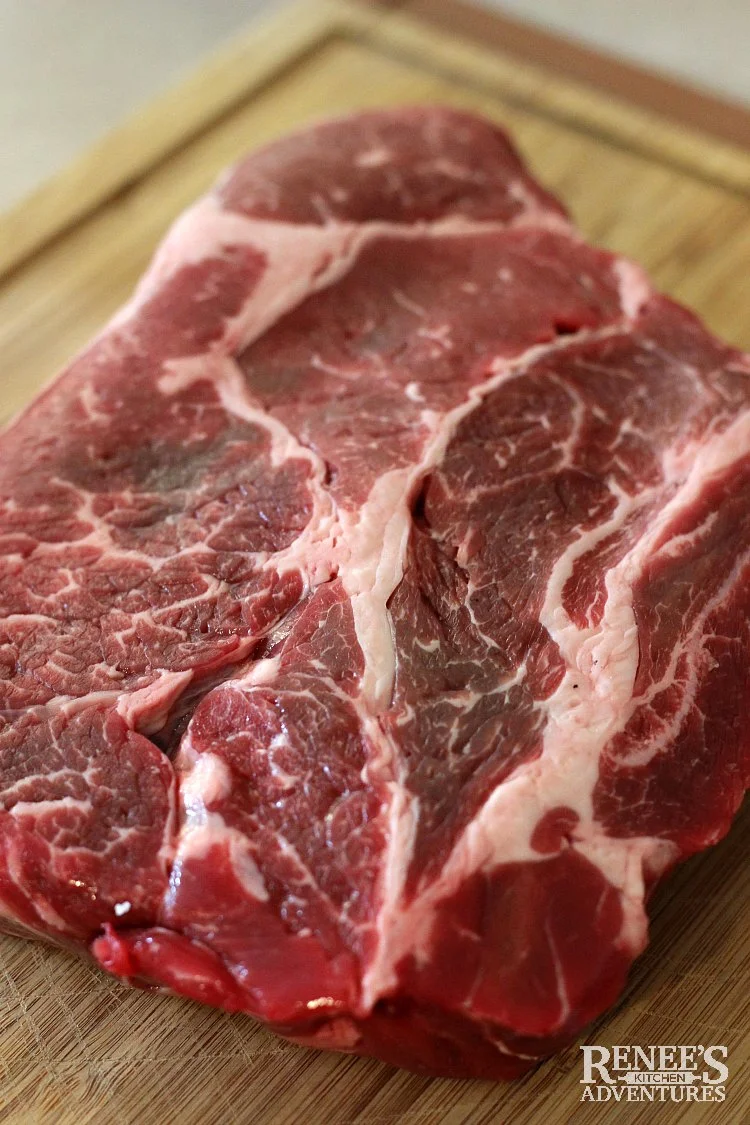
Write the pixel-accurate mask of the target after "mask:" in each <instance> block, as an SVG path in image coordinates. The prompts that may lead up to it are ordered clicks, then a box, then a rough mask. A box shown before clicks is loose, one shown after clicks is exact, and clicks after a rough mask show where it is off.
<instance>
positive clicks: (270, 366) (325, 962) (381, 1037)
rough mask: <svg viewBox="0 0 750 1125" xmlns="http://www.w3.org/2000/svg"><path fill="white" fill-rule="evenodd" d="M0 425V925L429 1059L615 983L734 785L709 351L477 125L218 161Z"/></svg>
mask: <svg viewBox="0 0 750 1125" xmlns="http://www.w3.org/2000/svg"><path fill="white" fill-rule="evenodd" d="M0 452H1V462H0V514H1V522H0V546H1V548H2V560H1V563H0V566H1V571H0V574H1V577H0V603H1V608H0V612H1V613H2V620H1V621H0V665H1V667H2V700H1V701H0V707H1V708H2V711H1V712H0V788H1V790H2V792H1V794H0V800H1V802H2V804H1V808H2V811H0V909H1V910H2V915H3V918H4V922H3V925H4V927H5V928H6V929H7V930H10V931H12V932H15V933H22V934H26V935H32V936H39V937H44V938H46V939H48V940H53V941H55V942H57V943H59V944H62V945H64V946H66V947H69V948H73V949H78V950H81V951H86V952H88V953H89V954H90V955H91V956H93V957H94V958H95V959H96V960H97V961H98V962H99V963H100V964H101V965H103V966H104V967H105V968H106V969H108V970H109V971H110V972H112V973H115V974H117V975H118V976H119V977H121V978H123V979H125V980H128V981H131V982H132V983H135V984H140V985H146V986H148V985H151V986H154V985H156V986H161V987H164V988H167V989H171V990H173V991H174V992H177V993H181V994H183V995H185V996H189V997H194V998H195V999H198V1000H201V1001H204V1002H207V1003H210V1004H216V1005H220V1006H223V1007H225V1008H227V1009H229V1010H234V1011H242V1012H246V1013H249V1014H251V1015H252V1016H254V1017H256V1018H257V1019H259V1020H263V1021H264V1022H265V1023H267V1024H268V1025H269V1026H271V1027H272V1028H274V1029H275V1030H276V1031H278V1032H280V1033H281V1034H282V1035H285V1036H287V1037H288V1038H290V1039H293V1040H295V1041H298V1042H301V1043H304V1044H309V1045H315V1046H321V1047H331V1048H335V1049H340V1050H346V1051H353V1052H357V1053H362V1054H371V1055H375V1056H377V1057H379V1058H382V1059H386V1060H388V1061H389V1062H392V1063H395V1064H398V1065H401V1066H405V1067H409V1068H411V1069H414V1070H417V1071H424V1072H428V1073H434V1074H444V1075H458V1076H461V1075H467V1076H469V1075H476V1076H484V1077H498V1078H502V1077H513V1076H515V1075H518V1074H521V1073H522V1072H524V1071H525V1070H527V1069H528V1068H529V1067H531V1066H532V1065H533V1064H534V1063H535V1062H536V1061H537V1060H539V1059H540V1058H541V1057H544V1056H546V1055H548V1054H550V1053H551V1052H553V1051H555V1050H557V1049H559V1048H561V1047H562V1046H564V1045H565V1044H567V1043H568V1042H570V1041H571V1040H572V1039H573V1038H574V1037H575V1036H576V1035H577V1034H578V1033H579V1032H580V1031H581V1030H582V1028H583V1027H584V1026H585V1025H586V1024H587V1023H588V1022H589V1021H590V1020H591V1019H592V1018H593V1017H594V1016H596V1015H597V1014H599V1013H600V1012H602V1011H603V1010H604V1009H605V1008H607V1006H608V1005H610V1004H611V1003H612V1002H613V1001H614V1000H615V998H616V997H617V995H618V994H619V992H620V991H621V989H622V987H623V983H624V981H625V978H626V974H627V972H628V969H629V966H630V965H631V963H632V961H633V959H634V958H635V957H636V956H637V955H638V954H639V953H640V951H641V950H642V949H643V947H644V945H645V943H646V938H647V916H646V912H645V902H646V899H647V896H648V893H649V891H650V889H651V887H652V886H653V884H654V883H655V881H656V880H657V879H658V878H659V877H660V876H662V875H663V874H664V873H665V872H666V871H667V870H668V869H669V868H670V867H671V866H672V865H673V864H674V863H675V862H676V861H678V860H679V859H681V858H684V857H685V856H688V855H690V854H692V853H694V852H696V851H698V850H700V849H702V848H705V847H707V846H708V845H710V844H713V843H715V842H716V841H717V840H718V839H719V838H720V837H722V836H723V835H724V834H725V833H726V831H727V829H728V828H729V825H730V821H731V819H732V816H733V814H734V813H735V812H736V810H737V808H738V806H739V803H740V801H741V797H742V793H743V791H744V788H745V785H746V781H747V777H748V772H750V771H749V769H748V765H749V761H750V757H749V753H748V741H749V740H748V734H747V724H746V717H745V711H746V708H747V700H748V698H749V697H750V660H749V659H748V657H749V655H750V624H749V622H750V364H749V363H748V359H747V357H745V356H743V355H741V354H740V353H738V352H737V351H736V350H734V349H732V348H730V347H728V346H726V345H724V344H722V343H720V342H718V341H717V340H715V339H714V338H713V337H712V336H711V335H710V334H709V333H708V332H707V331H706V330H705V329H704V328H703V327H702V325H701V324H700V323H699V321H698V320H697V319H696V318H695V317H694V316H693V315H692V314H690V313H689V312H687V311H685V310H684V309H682V308H680V307H679V306H678V305H676V304H674V303H673V302H672V301H670V300H668V299H666V298H665V297H663V296H660V295H659V294H657V293H655V292H654V291H653V290H652V288H651V286H650V285H649V283H648V281H647V279H646V278H645V277H644V275H643V273H642V272H641V271H640V269H639V268H638V267H636V266H635V265H633V264H631V263H630V262H627V261H624V260H622V259H620V258H617V257H615V256H613V255H611V254H609V253H605V252H603V251H601V250H598V249H593V248H591V247H590V246H588V245H586V244H585V242H583V240H582V239H581V237H580V236H579V235H578V234H577V233H576V231H575V229H573V227H572V226H571V224H570V222H569V221H568V219H567V217H566V215H565V212H564V211H563V209H562V208H561V207H560V206H559V204H558V203H557V202H556V201H555V200H554V199H553V198H551V197H550V196H549V195H548V194H547V193H546V192H545V191H543V190H542V189H541V188H540V187H539V186H538V185H537V184H536V183H535V182H534V180H533V179H531V178H530V176H529V175H528V174H527V172H526V171H525V170H524V168H523V166H522V164H521V162H520V161H519V158H518V157H517V155H516V154H515V152H514V151H513V148H512V147H511V145H510V144H509V142H508V140H507V138H506V137H505V136H504V135H503V133H501V132H500V131H498V130H497V129H496V128H495V127H494V126H493V125H491V124H490V123H488V122H486V121H482V120H479V119H476V118H474V117H471V116H468V115H465V114H462V113H459V112H455V111H452V110H449V109H442V108H429V107H418V108H413V109H400V110H396V111H375V112H369V113H364V114H359V115H356V116H353V117H350V118H348V119H342V120H337V121H333V122H329V123H325V124H322V125H319V126H317V127H315V128H312V129H310V130H308V131H307V132H303V133H300V134H298V135H295V136H292V137H289V138H287V139H284V140H281V141H279V142H277V143H275V144H272V145H270V146H269V147H267V148H265V149H263V150H262V151H260V152H258V153H256V154H255V155H252V156H250V157H249V158H247V159H246V160H245V161H244V162H243V163H241V164H239V166H238V167H237V168H235V169H234V170H233V171H231V172H230V173H229V174H228V175H226V176H225V177H224V178H223V179H222V180H221V182H220V183H219V184H218V185H217V187H216V188H215V189H214V190H213V191H212V192H211V193H210V194H209V195H208V196H207V197H206V198H204V199H203V200H202V201H200V202H199V203H197V204H196V205H195V206H194V207H193V208H191V210H189V211H188V212H187V213H186V214H184V215H183V216H182V217H181V218H180V219H179V220H178V221H177V223H176V225H175V226H174V227H173V228H172V230H171V231H170V233H169V234H168V235H167V237H166V239H165V241H164V242H163V244H162V245H161V247H160V248H159V250H158V251H157V253H156V256H155V259H154V261H153V263H152V265H151V266H150V268H149V270H148V272H147V273H146V275H145V277H144V278H143V279H142V281H141V282H140V284H139V286H138V288H137V290H136V293H135V295H134V297H133V299H132V300H131V302H130V303H129V304H128V305H127V307H126V308H125V309H123V310H122V311H121V312H120V313H119V314H118V315H117V316H116V317H115V319H114V320H113V321H112V323H110V325H109V326H108V327H107V328H106V329H105V330H104V331H103V332H102V333H101V335H100V336H99V337H98V338H97V339H96V340H95V341H94V342H93V343H92V344H91V345H90V347H89V348H88V349H87V350H86V351H84V352H83V353H82V354H81V355H80V356H78V358H76V359H75V360H74V361H73V362H72V363H71V364H70V365H69V367H68V368H67V369H66V370H65V371H64V372H63V374H62V375H60V376H59V377H58V379H57V380H56V381H55V382H54V383H52V385H51V386H50V387H49V388H48V389H47V390H46V391H45V392H44V393H43V394H42V395H41V396H40V397H38V398H37V400H36V401H35V402H34V403H32V405H31V406H30V407H29V408H28V409H27V410H26V411H25V413H23V414H22V415H21V416H20V417H19V418H17V419H16V420H15V422H14V423H13V424H12V425H11V426H10V427H9V428H8V429H7V430H6V432H5V434H4V436H3V437H2V444H1V450H0Z"/></svg>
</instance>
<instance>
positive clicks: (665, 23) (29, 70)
mask: <svg viewBox="0 0 750 1125" xmlns="http://www.w3.org/2000/svg"><path fill="white" fill-rule="evenodd" d="M481 2H483V3H484V4H485V6H486V7H496V8H505V9H506V10H507V11H508V12H511V13H513V14H514V15H517V16H520V17H521V18H523V19H527V20H532V21H535V22H537V23H540V24H543V25H546V26H548V27H552V28H555V29H557V30H560V31H563V32H565V33H566V34H569V35H573V36H575V37H577V38H579V39H583V40H585V41H587V42H590V43H593V44H594V45H598V46H600V47H604V48H605V49H607V50H609V51H615V52H617V53H620V54H622V55H624V56H627V57H629V58H631V59H635V60H637V61H640V62H644V63H646V64H648V65H650V66H653V67H657V68H660V69H664V70H666V71H670V72H672V73H674V74H677V75H678V76H682V77H685V78H687V79H688V80H690V81H693V82H695V83H697V84H700V85H703V86H706V87H707V88H709V89H715V90H717V91H719V92H722V93H724V94H729V95H730V96H732V97H734V98H737V99H739V100H744V101H748V102H750V65H749V64H748V44H750V3H749V2H748V0H481ZM283 6H284V0H126V2H123V0H0V208H3V207H5V206H7V205H8V204H10V203H12V202H14V201H15V200H17V199H19V198H20V197H21V196H23V195H24V194H26V193H27V192H29V191H31V190H32V189H33V188H34V187H35V186H36V185H37V184H39V183H40V182H42V181H43V180H45V179H47V177H48V176H50V175H51V174H52V173H54V172H55V171H56V170H57V169H59V168H60V167H62V166H63V165H65V164H66V163H67V162H68V161H69V160H71V159H72V158H73V156H74V155H75V154H76V153H78V152H80V151H81V150H82V149H84V148H85V147H86V146H87V145H89V144H90V143H91V142H92V141H94V140H95V139H96V138H97V137H99V136H101V135H102V133H104V132H106V131H107V130H108V129H110V128H111V127H112V126H113V125H115V124H116V123H117V122H118V121H120V120H121V119H122V118H123V117H125V116H126V115H127V114H128V113H130V112H132V111H133V110H134V109H135V108H137V107H138V106H139V105H143V104H145V103H146V102H148V100H149V99H150V98H151V97H153V95H155V94H157V93H158V92H160V91H161V90H163V89H165V88H166V87H168V86H170V85H171V84H172V83H173V82H174V81H175V79H176V78H177V77H178V76H179V75H181V74H183V73H185V72H186V71H189V70H190V69H192V68H193V67H195V66H197V65H198V64H199V62H200V60H201V58H202V57H203V56H204V55H205V54H206V53H207V52H209V51H211V50H213V49H215V48H216V47H217V46H218V45H219V44H220V43H221V42H222V41H223V40H225V39H226V38H227V37H229V36H230V35H231V34H233V33H234V32H236V31H237V30H239V29H240V28H241V27H243V26H244V25H245V24H247V23H248V22H249V21H250V20H252V19H253V18H254V17H257V16H258V15H262V14H264V13H271V12H274V11H276V10H278V9H279V8H283Z"/></svg>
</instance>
